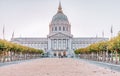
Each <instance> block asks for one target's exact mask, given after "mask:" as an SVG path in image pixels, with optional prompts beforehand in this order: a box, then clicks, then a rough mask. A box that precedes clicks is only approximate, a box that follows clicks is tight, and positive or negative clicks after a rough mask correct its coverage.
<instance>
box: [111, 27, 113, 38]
mask: <svg viewBox="0 0 120 76" xmlns="http://www.w3.org/2000/svg"><path fill="white" fill-rule="evenodd" d="M112 37H113V26H111V39H112Z"/></svg>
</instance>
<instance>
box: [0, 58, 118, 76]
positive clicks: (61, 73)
mask: <svg viewBox="0 0 120 76" xmlns="http://www.w3.org/2000/svg"><path fill="white" fill-rule="evenodd" d="M0 76H120V72H115V71H111V70H109V69H106V68H102V67H99V66H96V65H93V64H90V63H87V62H85V61H82V60H77V59H70V58H61V59H60V58H43V59H36V60H32V61H29V62H24V63H19V64H12V65H8V66H3V67H0Z"/></svg>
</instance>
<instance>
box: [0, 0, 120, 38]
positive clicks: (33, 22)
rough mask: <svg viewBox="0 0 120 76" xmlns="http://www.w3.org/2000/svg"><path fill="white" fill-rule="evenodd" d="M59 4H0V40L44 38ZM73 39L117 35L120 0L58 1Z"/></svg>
mask: <svg viewBox="0 0 120 76" xmlns="http://www.w3.org/2000/svg"><path fill="white" fill-rule="evenodd" d="M58 5H59V0H0V38H1V39H2V38H3V26H5V29H4V31H5V32H4V33H5V39H7V40H10V39H11V37H12V33H13V32H14V37H47V35H48V34H49V23H50V22H51V20H52V17H53V16H54V15H55V14H56V13H57V9H58ZM61 5H62V8H63V12H64V14H65V15H66V16H67V17H68V20H69V22H70V23H71V33H72V34H73V36H74V37H96V36H97V37H102V32H103V31H104V36H105V37H108V38H109V37H111V33H110V30H111V26H113V36H116V35H117V33H118V32H119V31H120V0H61Z"/></svg>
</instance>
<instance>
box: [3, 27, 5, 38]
mask: <svg viewBox="0 0 120 76" xmlns="http://www.w3.org/2000/svg"><path fill="white" fill-rule="evenodd" d="M3 40H5V25H3Z"/></svg>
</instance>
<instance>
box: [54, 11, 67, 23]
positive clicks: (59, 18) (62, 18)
mask: <svg viewBox="0 0 120 76" xmlns="http://www.w3.org/2000/svg"><path fill="white" fill-rule="evenodd" d="M53 21H68V18H67V16H66V15H64V14H63V13H57V14H56V15H55V16H53V19H52V22H53Z"/></svg>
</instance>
